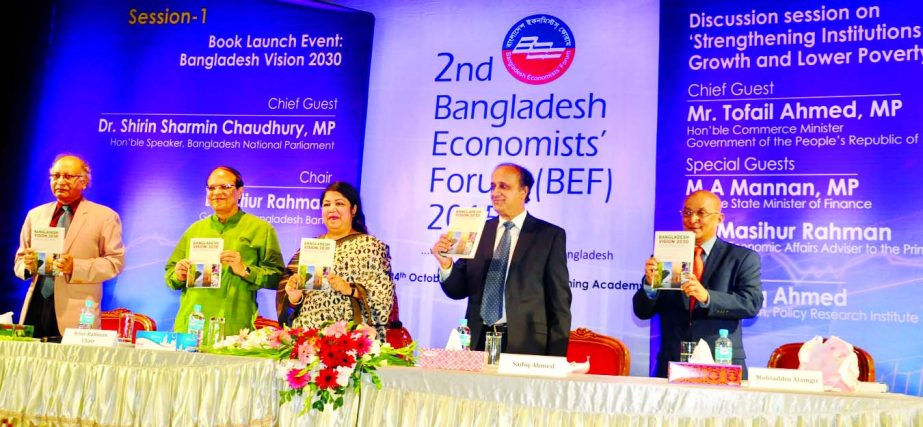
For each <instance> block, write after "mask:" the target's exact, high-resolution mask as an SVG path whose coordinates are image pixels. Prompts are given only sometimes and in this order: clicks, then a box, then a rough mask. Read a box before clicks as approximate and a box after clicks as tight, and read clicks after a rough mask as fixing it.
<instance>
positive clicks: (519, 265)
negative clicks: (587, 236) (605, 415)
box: [442, 214, 571, 356]
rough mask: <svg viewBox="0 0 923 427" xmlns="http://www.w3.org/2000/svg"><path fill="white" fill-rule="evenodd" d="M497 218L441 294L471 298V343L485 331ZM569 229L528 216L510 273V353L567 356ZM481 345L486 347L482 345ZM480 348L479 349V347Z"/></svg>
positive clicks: (506, 292) (507, 289)
mask: <svg viewBox="0 0 923 427" xmlns="http://www.w3.org/2000/svg"><path fill="white" fill-rule="evenodd" d="M498 221H499V219H498V218H494V219H491V220H489V221H487V222H486V223H485V224H484V232H483V235H482V236H481V241H480V243H479V244H478V249H477V253H475V256H474V258H472V259H470V260H465V259H460V260H458V261H456V262H455V265H454V266H453V267H452V274H451V275H450V276H449V277H448V278H447V279H446V281H445V282H443V283H442V290H443V292H445V294H446V295H447V296H448V297H449V298H452V299H462V298H468V309H467V313H466V314H465V317H466V318H467V319H468V325H469V326H470V328H471V336H472V342H474V341H475V339H476V338H475V337H478V336H480V334H481V331H482V329H483V328H484V321H483V320H482V319H481V296H482V295H483V293H484V279H485V278H486V277H487V269H488V268H489V267H490V259H491V257H492V256H493V253H494V242H495V240H496V236H497V222H498ZM565 239H566V235H565V232H564V229H562V228H561V227H558V226H556V225H554V224H551V223H548V222H545V221H542V220H540V219H538V218H535V217H534V216H532V215H529V214H526V219H525V221H524V222H523V224H522V230H521V232H520V234H519V240H518V241H517V242H516V247H515V248H514V249H513V259H512V261H511V263H510V267H509V272H508V274H507V279H506V286H504V288H503V291H504V296H505V298H506V310H507V312H506V318H507V328H508V329H507V335H508V337H504V338H503V339H504V340H506V343H507V348H506V351H508V352H510V353H520V354H539V355H550V356H565V355H566V354H567V340H568V338H569V337H570V302H571V293H570V284H569V283H568V275H567V251H566V248H565ZM481 347H482V346H481ZM479 350H480V348H479Z"/></svg>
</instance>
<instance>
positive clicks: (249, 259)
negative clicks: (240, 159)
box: [165, 166, 285, 335]
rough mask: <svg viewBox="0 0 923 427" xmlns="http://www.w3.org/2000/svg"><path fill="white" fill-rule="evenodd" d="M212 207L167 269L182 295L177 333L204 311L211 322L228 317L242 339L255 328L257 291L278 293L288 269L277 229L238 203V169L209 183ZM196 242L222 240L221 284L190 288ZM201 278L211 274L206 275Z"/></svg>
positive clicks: (220, 170)
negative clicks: (192, 244) (197, 309)
mask: <svg viewBox="0 0 923 427" xmlns="http://www.w3.org/2000/svg"><path fill="white" fill-rule="evenodd" d="M205 191H206V195H207V197H208V203H209V205H211V207H212V209H213V210H214V212H215V213H214V215H211V216H209V217H207V218H204V219H201V220H199V221H196V222H195V223H193V224H192V225H191V226H190V227H189V228H188V229H186V232H184V233H183V237H181V238H180V240H179V242H178V243H177V244H176V248H175V249H174V250H173V254H172V255H170V259H169V260H168V261H167V265H166V276H165V277H166V282H167V286H169V287H170V288H172V289H176V290H180V291H182V293H181V295H180V306H179V312H177V313H176V323H174V325H173V330H174V331H176V332H186V331H187V328H188V321H189V315H190V314H191V313H192V312H193V308H194V307H195V306H196V305H201V306H202V312H203V314H204V315H205V318H206V319H208V318H211V317H224V318H225V332H226V333H227V334H228V335H234V334H237V333H238V332H239V331H240V329H243V328H251V327H252V320H253V318H254V317H255V315H256V312H257V307H256V291H257V290H259V289H273V290H275V289H276V287H277V285H278V283H279V279H280V278H281V277H282V272H283V270H284V269H285V264H284V263H283V262H282V250H281V249H280V247H279V238H278V237H277V236H276V230H275V229H274V228H273V227H272V225H271V224H269V223H268V222H266V221H264V220H262V219H260V218H258V217H256V216H254V215H251V214H248V213H246V212H244V211H242V210H240V207H239V205H238V203H239V202H240V198H241V197H242V196H243V194H244V180H243V178H242V177H241V175H240V172H238V171H237V170H236V169H234V168H232V167H230V166H219V167H217V168H215V170H213V171H212V172H211V174H209V176H208V181H207V182H206V184H205ZM193 238H220V239H222V240H223V241H224V248H223V249H224V250H223V251H222V252H221V255H220V262H221V266H220V268H221V282H220V283H212V284H210V286H207V287H205V286H202V287H189V286H187V278H188V277H189V275H191V274H199V273H196V272H195V271H190V270H191V267H192V263H191V262H190V261H189V259H188V258H189V244H190V241H191V240H192V239H193ZM200 274H210V273H209V272H201V273H200Z"/></svg>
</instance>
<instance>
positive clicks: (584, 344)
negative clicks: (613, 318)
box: [567, 328, 631, 376]
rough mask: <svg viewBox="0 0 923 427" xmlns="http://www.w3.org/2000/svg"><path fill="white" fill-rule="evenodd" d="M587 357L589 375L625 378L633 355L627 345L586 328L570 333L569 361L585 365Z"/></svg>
mask: <svg viewBox="0 0 923 427" xmlns="http://www.w3.org/2000/svg"><path fill="white" fill-rule="evenodd" d="M587 357H589V358H590V370H589V371H588V372H587V373H589V374H594V375H622V376H625V375H628V371H629V369H631V353H629V352H628V347H626V346H625V343H623V342H621V341H619V340H618V339H617V338H613V337H609V336H606V335H601V334H597V333H595V332H593V331H591V330H589V329H586V328H577V330H575V331H571V332H570V340H569V341H568V343H567V361H569V362H574V363H584V362H586V361H587Z"/></svg>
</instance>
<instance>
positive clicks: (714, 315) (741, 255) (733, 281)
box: [632, 191, 763, 378]
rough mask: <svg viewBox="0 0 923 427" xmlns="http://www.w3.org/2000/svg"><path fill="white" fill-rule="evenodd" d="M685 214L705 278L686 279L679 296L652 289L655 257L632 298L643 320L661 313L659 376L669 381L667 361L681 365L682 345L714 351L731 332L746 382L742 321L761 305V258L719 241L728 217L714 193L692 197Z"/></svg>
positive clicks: (684, 278)
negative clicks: (722, 333) (694, 344)
mask: <svg viewBox="0 0 923 427" xmlns="http://www.w3.org/2000/svg"><path fill="white" fill-rule="evenodd" d="M681 214H682V217H683V228H684V229H685V230H688V231H692V232H693V233H694V234H695V244H696V246H697V248H696V253H700V254H701V261H702V263H703V264H704V265H703V268H704V269H703V270H702V271H701V273H700V274H701V279H698V278H697V277H695V275H694V274H693V275H688V276H684V277H683V280H684V282H683V284H682V288H681V291H679V292H678V291H658V290H655V289H652V288H651V287H650V285H648V284H649V283H651V275H652V274H653V273H654V271H655V270H656V268H657V259H655V258H653V257H651V258H650V259H648V260H647V262H646V263H645V265H644V274H645V276H644V278H643V279H642V281H643V283H644V286H643V287H642V288H641V289H638V291H637V292H635V295H634V298H633V300H632V303H633V308H634V312H635V315H636V316H638V317H639V318H641V319H650V318H651V317H653V316H654V315H655V314H656V315H659V320H660V353H659V354H658V355H657V365H656V372H655V373H656V375H657V376H659V377H666V376H667V367H668V366H669V362H671V361H674V362H675V361H679V344H680V341H698V340H699V339H705V341H706V342H708V345H709V346H710V347H711V348H712V349H714V348H715V340H716V339H718V330H719V329H727V330H728V337H729V338H730V339H731V342H733V344H734V354H733V360H732V363H733V364H735V365H740V366H742V367H743V375H744V378H746V375H747V365H746V358H747V355H746V353H744V347H743V341H742V335H741V326H740V321H741V319H747V318H751V317H754V316H756V315H757V313H759V310H760V308H761V307H762V305H763V292H762V285H761V282H760V257H759V255H758V254H757V253H756V252H754V251H752V250H750V249H747V248H745V247H742V246H738V245H735V244H733V243H728V242H725V241H723V240H721V239H718V237H717V236H716V231H717V229H718V224H719V223H721V222H722V221H724V214H722V213H721V200H719V199H718V196H716V195H714V194H713V193H711V192H708V191H696V192H694V193H692V194H690V195H689V197H687V198H686V201H685V202H684V203H683V210H682V211H681ZM693 264H696V262H694V263H693ZM695 270H696V268H695V267H694V268H693V271H695ZM690 309H691V310H690Z"/></svg>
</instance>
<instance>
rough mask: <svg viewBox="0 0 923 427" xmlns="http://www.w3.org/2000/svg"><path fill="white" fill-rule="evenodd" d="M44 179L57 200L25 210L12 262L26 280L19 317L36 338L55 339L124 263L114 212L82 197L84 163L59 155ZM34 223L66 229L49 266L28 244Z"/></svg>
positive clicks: (87, 175)
mask: <svg viewBox="0 0 923 427" xmlns="http://www.w3.org/2000/svg"><path fill="white" fill-rule="evenodd" d="M48 178H49V181H50V184H51V192H52V193H53V194H54V196H55V199H56V200H55V201H53V202H50V203H46V204H44V205H41V206H39V207H36V208H34V209H32V210H31V211H29V214H28V215H27V216H26V220H25V222H24V223H23V225H22V232H21V233H20V236H19V250H18V251H17V252H16V260H15V262H14V267H13V269H14V271H15V273H16V276H17V277H19V278H21V279H30V282H29V290H28V292H26V298H25V301H24V303H23V308H22V312H21V314H20V319H19V322H20V323H25V324H27V325H33V326H35V331H34V332H35V335H34V336H35V337H36V338H45V337H50V338H55V337H59V336H60V335H61V334H62V333H63V332H64V329H66V328H76V327H77V323H78V319H79V317H80V309H81V308H83V306H84V302H85V301H86V298H87V297H90V298H92V299H93V301H95V302H96V303H97V304H99V302H100V300H101V299H102V296H103V287H102V282H104V281H106V280H109V279H112V278H113V277H115V276H116V275H118V274H119V273H120V272H121V271H122V268H123V267H124V265H125V247H124V246H123V245H122V222H121V220H120V219H119V215H118V214H117V213H116V212H115V211H113V210H112V209H109V208H108V207H106V206H103V205H100V204H96V203H93V202H91V201H89V200H87V199H86V198H85V197H83V192H84V191H85V190H86V189H87V187H89V185H90V166H89V165H88V164H87V162H86V161H84V160H83V159H81V158H80V157H77V156H74V155H69V154H65V155H60V156H58V157H57V158H56V159H55V161H54V163H53V164H52V165H51V170H50V171H49V176H48ZM33 227H61V228H63V229H64V230H65V232H64V236H65V237H64V253H63V254H60V256H59V257H58V259H56V260H54V262H53V264H54V269H53V271H52V269H45V268H42V267H43V266H42V265H40V263H39V260H38V259H37V256H36V252H35V251H34V250H33V249H32V245H31V243H32V242H31V241H32V228H33Z"/></svg>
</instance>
